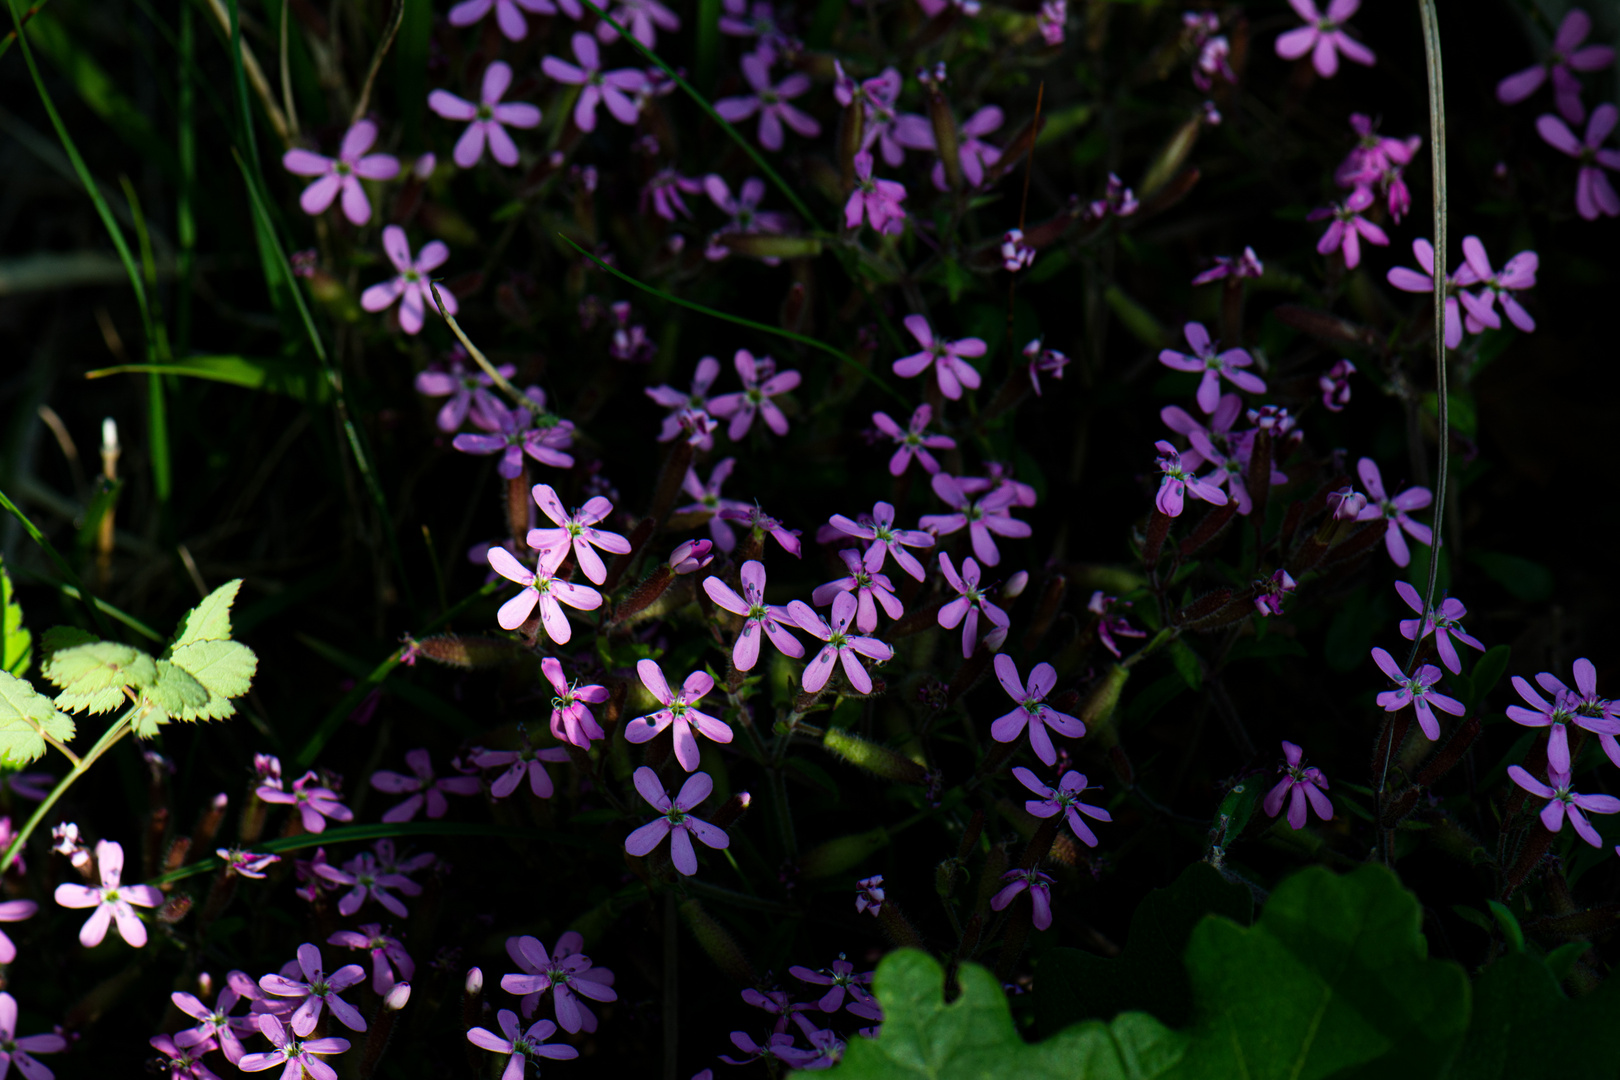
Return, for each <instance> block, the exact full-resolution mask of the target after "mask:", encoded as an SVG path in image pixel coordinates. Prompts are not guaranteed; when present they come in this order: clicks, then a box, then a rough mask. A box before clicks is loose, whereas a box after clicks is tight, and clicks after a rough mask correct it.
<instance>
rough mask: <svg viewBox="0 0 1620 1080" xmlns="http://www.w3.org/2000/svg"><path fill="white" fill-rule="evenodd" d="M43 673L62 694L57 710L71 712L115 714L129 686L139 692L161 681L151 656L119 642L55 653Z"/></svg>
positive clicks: (59, 697)
mask: <svg viewBox="0 0 1620 1080" xmlns="http://www.w3.org/2000/svg"><path fill="white" fill-rule="evenodd" d="M53 632H54V631H53ZM64 636H65V635H64ZM49 637H50V635H49V634H47V638H49ZM41 671H42V673H43V674H44V676H45V677H46V678H47V679H49V680H50V681H51V683H52V684H53V685H55V686H56V687H58V688H59V689H61V691H62V692H61V693H60V694H58V695H56V704H57V707H58V708H61V709H65V710H67V711H69V712H78V711H79V710H81V709H83V710H87V711H89V712H92V713H104V712H111V711H112V710H113V709H116V708H117V707H118V706H119V704H120V703H122V702H123V700H124V688H125V687H126V686H127V687H135V688H137V689H139V688H141V687H145V686H150V685H151V684H152V683H154V682H156V681H157V665H156V664H155V663H154V662H153V660H152V658H151V657H150V656H148V655H147V654H146V653H144V652H142V651H141V650H139V649H137V648H135V647H134V646H131V645H123V644H120V643H118V642H116V641H93V642H91V643H89V644H84V645H74V646H72V647H70V648H64V649H55V650H52V651H51V652H50V654H49V656H47V658H46V660H45V664H44V667H43V668H41Z"/></svg>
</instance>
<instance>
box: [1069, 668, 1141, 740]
mask: <svg viewBox="0 0 1620 1080" xmlns="http://www.w3.org/2000/svg"><path fill="white" fill-rule="evenodd" d="M1130 677H1131V672H1130V669H1129V668H1124V667H1121V666H1119V665H1118V664H1115V665H1114V666H1113V667H1111V668H1109V669H1108V673H1107V674H1106V675H1104V676H1103V677H1102V678H1101V679H1100V680H1098V682H1097V683H1096V685H1094V686H1093V687H1092V688H1091V693H1089V694H1088V695H1086V701H1085V704H1084V705H1083V706H1081V708H1080V720H1081V722H1082V723H1084V724H1085V725H1086V730H1087V731H1089V732H1092V733H1093V734H1096V735H1100V736H1101V737H1102V744H1103V745H1104V746H1112V745H1114V743H1116V742H1118V741H1119V735H1118V733H1117V732H1115V731H1114V726H1113V724H1112V723H1111V722H1110V721H1112V720H1113V718H1114V709H1115V707H1116V706H1118V705H1119V694H1120V691H1122V690H1124V689H1125V680H1126V679H1129V678H1130Z"/></svg>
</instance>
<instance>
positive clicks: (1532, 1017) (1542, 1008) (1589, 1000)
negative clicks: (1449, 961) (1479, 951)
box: [1451, 953, 1620, 1080]
mask: <svg viewBox="0 0 1620 1080" xmlns="http://www.w3.org/2000/svg"><path fill="white" fill-rule="evenodd" d="M1616 1062H1620V980H1616V979H1614V978H1613V977H1610V978H1609V979H1607V980H1606V981H1605V982H1604V984H1603V985H1602V986H1601V987H1600V988H1599V989H1598V990H1596V991H1595V992H1593V993H1591V994H1587V995H1586V996H1584V997H1580V998H1576V999H1575V1000H1573V1001H1571V1000H1570V999H1569V998H1566V997H1565V996H1564V994H1563V991H1561V990H1559V989H1558V981H1557V980H1556V979H1555V978H1554V977H1553V976H1552V974H1551V973H1550V972H1549V971H1548V970H1547V965H1546V964H1545V963H1544V962H1543V961H1541V960H1539V959H1537V958H1536V957H1534V956H1531V955H1530V954H1528V953H1508V954H1506V955H1505V956H1502V957H1501V958H1499V959H1498V960H1497V961H1496V962H1495V963H1493V964H1491V966H1490V967H1488V968H1486V969H1485V971H1484V972H1483V973H1482V974H1481V975H1480V976H1479V978H1478V979H1476V980H1475V981H1474V1010H1473V1016H1472V1017H1471V1018H1470V1021H1469V1024H1468V1037H1467V1039H1465V1040H1464V1042H1463V1048H1462V1051H1461V1053H1459V1054H1458V1056H1457V1061H1456V1064H1455V1065H1454V1066H1453V1067H1452V1070H1451V1075H1452V1076H1453V1077H1456V1078H1457V1080H1519V1078H1520V1077H1527V1076H1556V1077H1558V1078H1559V1080H1598V1078H1599V1077H1602V1078H1605V1080H1608V1078H1612V1077H1613V1076H1614V1075H1615V1072H1616V1065H1615V1063H1616Z"/></svg>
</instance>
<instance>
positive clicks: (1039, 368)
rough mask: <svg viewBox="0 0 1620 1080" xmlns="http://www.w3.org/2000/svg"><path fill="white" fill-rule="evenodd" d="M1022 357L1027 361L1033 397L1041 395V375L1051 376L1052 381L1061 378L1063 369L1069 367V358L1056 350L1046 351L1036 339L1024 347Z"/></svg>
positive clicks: (1038, 339) (1039, 340)
mask: <svg viewBox="0 0 1620 1080" xmlns="http://www.w3.org/2000/svg"><path fill="white" fill-rule="evenodd" d="M1024 357H1025V358H1026V359H1027V360H1028V361H1029V383H1030V386H1031V387H1033V388H1034V390H1035V396H1036V397H1039V396H1040V394H1041V373H1042V372H1045V373H1046V374H1048V375H1050V376H1052V378H1054V379H1061V378H1063V369H1064V368H1066V367H1068V366H1069V358H1068V357H1067V356H1064V355H1063V354H1062V353H1060V352H1058V351H1057V350H1056V349H1048V348H1047V347H1046V346H1045V345H1043V344H1041V339H1040V338H1036V339H1035V340H1033V341H1031V342H1030V343H1029V344H1028V345H1025V346H1024Z"/></svg>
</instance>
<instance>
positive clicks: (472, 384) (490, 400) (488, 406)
mask: <svg viewBox="0 0 1620 1080" xmlns="http://www.w3.org/2000/svg"><path fill="white" fill-rule="evenodd" d="M441 291H442V290H441ZM465 356H466V354H465V353H464V352H461V346H459V345H458V346H456V351H454V352H452V353H451V355H450V357H449V359H448V360H447V361H445V363H443V364H439V363H437V362H435V363H433V364H430V365H428V368H427V370H426V371H423V372H421V373H419V374H418V375H417V376H416V392H417V393H419V394H421V395H423V396H424V397H447V398H449V399H450V400H449V401H446V402H445V403H444V405H443V406H441V407H440V409H439V415H438V417H437V420H436V422H437V424H438V427H439V430H440V431H443V432H445V433H447V434H448V433H449V432H452V431H457V430H459V429H460V427H461V425H462V423H463V422H464V421H466V420H469V419H470V420H471V421H472V422H473V424H474V426H476V427H479V428H481V429H483V430H484V431H495V430H497V429H498V428H499V427H500V421H499V420H498V419H496V418H497V417H498V416H499V415H500V411H501V409H502V406H501V403H500V401H499V400H498V399H497V398H496V397H495V395H494V394H492V393H490V391H489V388H490V387H491V386H494V385H495V380H494V379H492V378H490V377H489V375H487V374H486V373H485V372H483V371H482V370H480V369H478V368H476V367H474V368H469V367H468V366H467V362H466V360H465ZM495 370H496V371H497V372H499V374H500V376H501V378H503V379H510V378H511V377H512V376H513V375H516V374H517V368H516V367H514V366H513V365H511V364H502V365H501V366H500V367H498V368H496V369H495Z"/></svg>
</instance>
